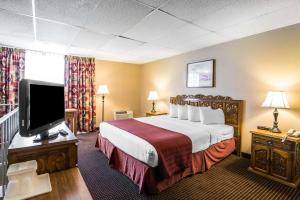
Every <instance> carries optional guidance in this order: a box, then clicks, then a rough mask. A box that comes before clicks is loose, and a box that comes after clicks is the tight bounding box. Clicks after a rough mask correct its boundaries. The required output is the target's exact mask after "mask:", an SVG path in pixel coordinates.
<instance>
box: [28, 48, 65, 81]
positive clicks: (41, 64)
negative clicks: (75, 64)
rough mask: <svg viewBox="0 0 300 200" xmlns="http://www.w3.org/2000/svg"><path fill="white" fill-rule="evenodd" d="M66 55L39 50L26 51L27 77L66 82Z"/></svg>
mask: <svg viewBox="0 0 300 200" xmlns="http://www.w3.org/2000/svg"><path fill="white" fill-rule="evenodd" d="M64 62H65V61H64V56H63V55H58V54H51V53H42V52H37V51H26V53H25V78H26V79H33V80H39V81H47V82H52V83H61V84H63V83H64Z"/></svg>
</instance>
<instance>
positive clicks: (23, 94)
mask: <svg viewBox="0 0 300 200" xmlns="http://www.w3.org/2000/svg"><path fill="white" fill-rule="evenodd" d="M64 114H65V107H64V85H63V84H56V83H48V82H42V81H34V80H29V79H22V80H21V81H20V83H19V123H20V135H21V136H24V137H30V136H34V135H38V134H39V136H40V140H43V139H48V138H49V133H48V130H49V129H51V128H53V127H54V126H56V125H58V124H59V123H61V122H63V121H64Z"/></svg>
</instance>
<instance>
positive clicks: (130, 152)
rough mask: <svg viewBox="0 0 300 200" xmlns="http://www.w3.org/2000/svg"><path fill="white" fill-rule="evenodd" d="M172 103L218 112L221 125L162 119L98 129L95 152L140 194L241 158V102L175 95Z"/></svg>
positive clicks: (113, 123) (130, 121)
mask: <svg viewBox="0 0 300 200" xmlns="http://www.w3.org/2000/svg"><path fill="white" fill-rule="evenodd" d="M170 103H171V104H173V105H190V106H193V107H195V106H196V107H211V108H212V109H222V110H223V113H224V117H225V119H224V120H225V123H224V124H208V125H206V124H203V123H200V122H193V121H190V120H180V119H178V118H172V117H170V116H169V115H162V116H153V117H142V118H135V119H126V120H116V121H110V122H104V123H101V124H100V133H99V135H98V138H97V141H96V147H97V148H99V149H100V150H101V151H102V152H103V153H104V154H105V155H106V157H107V158H108V160H109V164H110V165H111V166H112V167H113V168H114V169H116V170H118V171H120V172H121V173H123V174H124V175H126V176H127V177H128V178H130V179H131V180H132V181H133V182H134V183H135V184H137V185H138V186H139V190H140V192H141V191H146V192H148V193H158V192H161V191H163V190H165V189H167V188H169V187H171V186H172V185H174V184H175V183H176V182H178V181H180V180H181V179H183V178H184V177H186V176H190V175H193V174H197V173H202V172H205V171H207V170H208V169H209V168H211V167H212V166H213V165H214V164H215V163H217V162H219V161H221V160H222V159H224V158H225V157H227V156H228V155H230V154H231V153H233V152H235V153H236V154H237V155H239V154H240V143H241V117H242V101H241V100H233V99H232V98H230V97H223V96H204V95H189V96H186V95H179V96H176V97H171V98H170Z"/></svg>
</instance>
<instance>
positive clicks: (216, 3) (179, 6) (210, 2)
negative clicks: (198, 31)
mask: <svg viewBox="0 0 300 200" xmlns="http://www.w3.org/2000/svg"><path fill="white" fill-rule="evenodd" d="M234 1H236V0H224V1H220V0H172V1H169V2H168V3H167V4H166V5H164V6H163V7H162V8H161V9H162V10H164V11H166V12H168V13H171V14H173V15H175V16H177V17H179V18H182V19H185V20H188V21H195V20H198V19H200V18H201V17H203V16H206V15H210V14H213V13H214V12H216V11H217V10H219V9H221V8H224V7H226V6H228V5H230V4H231V3H233V2H234Z"/></svg>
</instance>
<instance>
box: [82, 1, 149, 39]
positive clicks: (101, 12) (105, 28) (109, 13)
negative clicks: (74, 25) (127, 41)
mask: <svg viewBox="0 0 300 200" xmlns="http://www.w3.org/2000/svg"><path fill="white" fill-rule="evenodd" d="M99 1H100V2H99V4H98V7H97V8H96V9H95V10H94V11H93V12H92V13H91V15H90V16H89V18H88V20H87V22H86V24H85V25H84V27H86V28H88V29H90V30H94V31H97V32H99V33H110V34H115V35H121V34H122V33H124V32H125V31H127V30H128V29H129V28H131V27H132V26H134V25H135V24H136V23H138V22H139V21H140V20H141V19H143V18H144V17H145V16H146V15H148V14H149V13H150V12H151V11H152V9H151V8H149V7H147V6H144V5H142V4H140V3H138V2H136V1H132V0H109V1H107V0H99Z"/></svg>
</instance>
